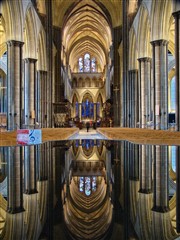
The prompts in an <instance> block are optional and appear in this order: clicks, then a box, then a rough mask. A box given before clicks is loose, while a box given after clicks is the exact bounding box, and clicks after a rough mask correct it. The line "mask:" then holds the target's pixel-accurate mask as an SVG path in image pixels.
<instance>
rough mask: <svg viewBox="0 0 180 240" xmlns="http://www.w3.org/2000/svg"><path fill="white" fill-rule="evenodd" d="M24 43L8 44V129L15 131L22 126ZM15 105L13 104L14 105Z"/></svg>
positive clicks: (14, 42) (11, 42)
mask: <svg viewBox="0 0 180 240" xmlns="http://www.w3.org/2000/svg"><path fill="white" fill-rule="evenodd" d="M22 46H23V42H19V41H14V40H11V41H8V42H7V54H8V57H7V59H8V63H7V102H8V104H7V129H8V130H14V129H16V128H19V127H20V125H21V109H22V107H21V104H22V103H21V94H22V92H21V86H22ZM12 103H13V104H12Z"/></svg>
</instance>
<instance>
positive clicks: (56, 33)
mask: <svg viewBox="0 0 180 240" xmlns="http://www.w3.org/2000/svg"><path fill="white" fill-rule="evenodd" d="M61 34H62V30H61V28H59V27H55V26H53V40H54V44H55V46H56V56H55V86H54V92H55V102H56V103H60V102H63V100H64V89H62V88H63V85H62V83H61V81H62V79H61V67H60V66H61V47H62V45H61V42H62V41H61ZM54 111H55V113H59V112H60V108H59V105H56V106H55V110H54Z"/></svg>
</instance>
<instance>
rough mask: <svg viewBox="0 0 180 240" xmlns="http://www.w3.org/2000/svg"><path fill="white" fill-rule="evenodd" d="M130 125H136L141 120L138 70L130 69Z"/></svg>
mask: <svg viewBox="0 0 180 240" xmlns="http://www.w3.org/2000/svg"><path fill="white" fill-rule="evenodd" d="M128 88H129V95H128V119H129V121H128V127H136V126H137V122H138V121H139V93H138V92H139V88H138V70H136V69H134V70H130V71H129V78H128Z"/></svg>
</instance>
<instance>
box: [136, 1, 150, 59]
mask: <svg viewBox="0 0 180 240" xmlns="http://www.w3.org/2000/svg"><path fill="white" fill-rule="evenodd" d="M137 36H138V39H137V43H138V58H142V57H151V45H150V23H149V15H148V10H147V8H146V7H145V6H144V5H142V6H141V8H140V13H139V24H138V32H137Z"/></svg>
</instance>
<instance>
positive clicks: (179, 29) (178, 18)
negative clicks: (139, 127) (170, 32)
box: [173, 11, 180, 131]
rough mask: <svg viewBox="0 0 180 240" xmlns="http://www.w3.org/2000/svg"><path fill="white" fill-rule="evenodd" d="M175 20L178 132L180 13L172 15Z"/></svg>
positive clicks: (179, 127) (178, 116) (178, 118)
mask: <svg viewBox="0 0 180 240" xmlns="http://www.w3.org/2000/svg"><path fill="white" fill-rule="evenodd" d="M173 16H174V19H175V69H176V130H177V131H180V84H179V82H180V11H178V12H175V13H173Z"/></svg>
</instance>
